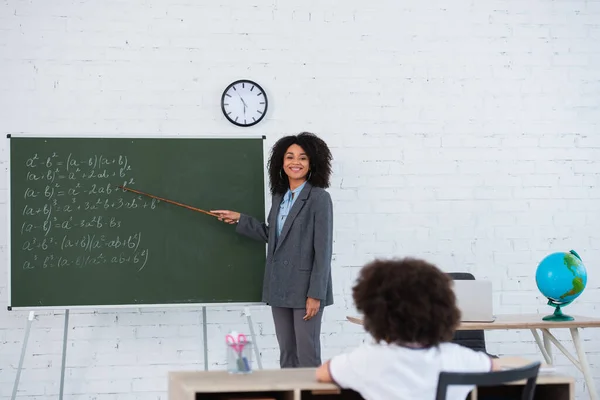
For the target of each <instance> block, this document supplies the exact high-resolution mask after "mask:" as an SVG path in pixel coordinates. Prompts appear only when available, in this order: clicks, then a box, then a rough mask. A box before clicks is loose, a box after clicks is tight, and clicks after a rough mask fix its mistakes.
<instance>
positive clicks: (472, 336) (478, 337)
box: [448, 272, 487, 353]
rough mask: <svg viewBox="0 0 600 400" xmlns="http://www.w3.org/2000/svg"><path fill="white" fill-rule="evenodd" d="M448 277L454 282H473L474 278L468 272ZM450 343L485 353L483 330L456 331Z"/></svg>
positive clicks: (455, 273) (456, 273)
mask: <svg viewBox="0 0 600 400" xmlns="http://www.w3.org/2000/svg"><path fill="white" fill-rule="evenodd" d="M448 275H449V276H450V277H451V278H452V279H453V280H455V281H474V280H475V276H473V274H471V273H469V272H450V273H448ZM452 342H454V343H456V344H460V345H461V346H465V347H468V348H470V349H472V350H475V351H483V352H486V353H487V349H486V346H485V333H484V332H483V330H473V331H456V332H455V333H454V338H453V339H452Z"/></svg>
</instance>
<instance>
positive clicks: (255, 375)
mask: <svg viewBox="0 0 600 400" xmlns="http://www.w3.org/2000/svg"><path fill="white" fill-rule="evenodd" d="M524 383H525V382H524V381H523V382H514V383H511V384H509V385H503V386H501V387H488V388H479V389H476V390H474V391H473V392H472V393H471V395H470V399H471V400H477V396H478V395H481V394H492V393H493V394H506V395H511V394H515V393H520V388H519V387H518V386H523V385H524ZM574 385H575V380H574V379H573V378H572V377H568V376H562V375H555V374H551V375H544V374H541V375H540V376H538V379H537V388H536V396H535V398H534V399H535V400H574V398H575V397H574V392H575V390H574ZM204 399H215V400H226V399H276V400H361V399H362V397H361V396H360V395H359V394H358V393H356V392H353V391H351V390H341V389H340V388H339V387H338V386H336V385H334V384H331V383H320V382H317V381H316V379H315V369H314V368H297V369H277V370H258V371H254V372H252V373H251V374H248V375H236V374H230V373H228V372H227V371H198V372H195V371H185V372H170V373H169V400H204Z"/></svg>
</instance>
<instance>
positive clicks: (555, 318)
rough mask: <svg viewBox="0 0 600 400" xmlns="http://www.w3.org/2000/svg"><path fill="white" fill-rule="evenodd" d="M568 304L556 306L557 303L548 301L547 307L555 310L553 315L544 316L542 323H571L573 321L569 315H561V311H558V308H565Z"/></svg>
mask: <svg viewBox="0 0 600 400" xmlns="http://www.w3.org/2000/svg"><path fill="white" fill-rule="evenodd" d="M569 303H570V302H568V303H562V304H558V303H555V302H554V301H552V300H548V305H549V306H552V307H554V308H555V310H554V314H551V315H546V316H545V317H544V318H542V320H544V321H558V322H562V321H573V319H574V318H573V317H571V316H570V315H565V314H563V313H562V310H561V309H560V306H566V305H567V304H569Z"/></svg>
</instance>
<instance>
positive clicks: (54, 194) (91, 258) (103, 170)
mask: <svg viewBox="0 0 600 400" xmlns="http://www.w3.org/2000/svg"><path fill="white" fill-rule="evenodd" d="M25 167H26V168H25V176H24V179H25V181H26V188H25V190H24V192H23V202H22V203H21V204H22V205H20V206H19V207H20V209H19V210H20V214H21V217H22V219H20V221H22V223H21V224H20V230H19V232H20V240H19V243H20V246H19V247H18V248H19V249H20V250H21V252H22V253H23V255H24V261H23V263H22V268H23V270H27V271H35V270H39V269H48V268H69V267H71V268H73V267H75V268H83V267H96V266H102V265H120V266H123V267H128V266H131V267H134V268H136V269H137V270H138V271H142V270H143V269H144V267H145V266H146V264H147V263H148V260H149V257H150V250H149V248H147V247H144V241H143V236H144V235H143V232H141V231H135V229H136V227H134V226H126V224H125V223H124V222H123V219H122V217H120V216H119V215H122V214H119V213H122V211H127V212H143V213H146V212H152V211H154V210H156V208H157V207H158V204H159V203H160V200H156V199H148V198H145V197H144V196H134V197H132V196H131V195H129V194H127V195H126V196H124V194H125V190H123V189H119V188H118V187H117V186H122V187H124V188H125V187H127V186H129V185H134V184H135V179H134V177H133V172H134V170H133V167H132V165H131V164H130V162H129V159H128V157H127V156H126V155H118V156H116V157H106V156H104V155H102V154H91V155H89V156H86V157H76V156H75V155H74V154H73V153H68V154H61V153H59V152H55V151H50V152H48V154H41V153H39V152H38V153H35V154H32V155H31V156H30V157H28V158H27V159H26V160H25ZM113 212H114V214H115V215H110V214H111V213H113ZM130 230H131V231H132V232H131V233H130V232H129V231H130ZM13 240H17V238H16V237H13ZM74 250H76V252H75V253H74V252H73V251H74Z"/></svg>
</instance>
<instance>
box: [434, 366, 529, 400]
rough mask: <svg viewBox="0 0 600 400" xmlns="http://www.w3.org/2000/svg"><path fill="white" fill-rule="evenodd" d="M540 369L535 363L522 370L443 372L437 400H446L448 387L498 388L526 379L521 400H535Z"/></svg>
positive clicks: (439, 380) (521, 368)
mask: <svg viewBox="0 0 600 400" xmlns="http://www.w3.org/2000/svg"><path fill="white" fill-rule="evenodd" d="M539 369H540V362H539V361H538V362H534V363H531V364H528V365H525V366H523V367H520V368H511V369H507V370H505V371H492V372H441V373H440V377H439V379H438V386H437V393H436V397H435V399H436V400H446V392H447V390H448V386H452V385H475V386H496V385H502V384H504V383H508V382H514V381H520V380H522V379H526V380H527V383H526V384H525V387H524V388H523V392H522V394H521V400H533V395H534V393H535V383H536V379H537V376H538V372H539Z"/></svg>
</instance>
